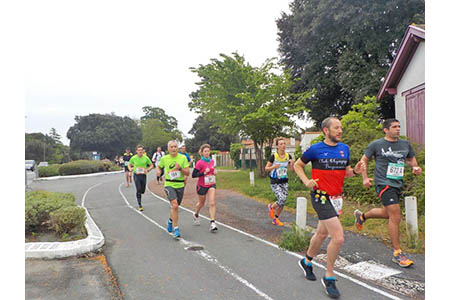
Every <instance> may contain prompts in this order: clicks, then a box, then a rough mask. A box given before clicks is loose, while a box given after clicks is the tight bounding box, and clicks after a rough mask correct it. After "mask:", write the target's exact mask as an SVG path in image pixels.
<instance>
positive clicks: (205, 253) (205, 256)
mask: <svg viewBox="0 0 450 300" xmlns="http://www.w3.org/2000/svg"><path fill="white" fill-rule="evenodd" d="M122 185H123V182H122V183H121V184H120V185H119V193H120V195H121V196H122V198H123V200H124V201H125V203H126V204H127V206H128V207H129V208H130V209H132V210H133V211H135V212H137V213H138V214H140V215H141V216H143V217H144V218H145V219H147V220H148V221H150V222H151V223H153V224H154V225H156V226H157V227H159V228H160V229H162V230H163V231H164V232H166V233H167V234H169V235H171V234H170V233H168V232H167V229H166V228H165V227H163V226H161V225H160V224H159V223H158V222H156V221H155V220H153V219H152V218H149V217H148V216H146V215H144V214H143V213H142V212H141V211H139V210H137V209H136V208H134V207H133V206H132V205H131V204H130V203H129V202H128V200H127V198H126V197H125V195H124V194H123V193H122V190H121V189H120V188H121V186H122ZM147 190H149V189H148V187H147ZM149 191H150V190H149ZM150 192H151V191H150ZM152 194H153V193H152ZM164 200H165V199H164ZM165 201H166V202H167V203H169V201H167V200H165ZM179 207H181V206H179ZM181 208H183V207H181ZM179 242H181V243H182V244H183V245H184V246H186V247H184V249H185V250H187V249H188V248H189V247H190V246H192V244H193V243H192V242H189V241H187V240H185V239H183V238H180V239H179ZM193 253H195V254H197V255H199V256H200V257H201V258H203V259H205V260H206V261H208V262H210V263H213V264H215V265H216V266H218V267H219V268H220V269H222V270H223V271H225V272H226V273H227V274H229V275H231V276H232V277H233V278H234V279H236V280H237V281H239V282H240V283H242V284H244V285H245V286H247V287H248V288H250V289H251V290H253V291H254V292H255V293H257V294H258V295H259V296H261V297H263V298H264V299H266V300H273V299H272V298H271V297H270V296H269V295H267V294H265V293H264V292H262V291H260V290H259V289H258V288H257V287H255V286H254V285H253V284H251V283H250V282H249V281H247V280H246V279H244V278H242V277H241V276H239V275H238V274H236V273H234V272H233V271H232V270H231V269H230V268H229V267H227V266H225V265H223V264H221V263H220V261H219V260H218V259H217V258H215V257H214V256H212V255H211V254H210V253H209V252H208V251H206V250H199V251H193Z"/></svg>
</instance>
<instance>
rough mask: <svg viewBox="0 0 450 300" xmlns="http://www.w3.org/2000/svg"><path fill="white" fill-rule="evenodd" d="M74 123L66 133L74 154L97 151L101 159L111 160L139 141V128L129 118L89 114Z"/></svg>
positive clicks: (78, 117) (76, 118) (76, 119)
mask: <svg viewBox="0 0 450 300" xmlns="http://www.w3.org/2000/svg"><path fill="white" fill-rule="evenodd" d="M75 122H76V123H75V125H73V126H72V127H70V128H69V130H68V131H67V138H68V139H69V140H70V147H71V148H73V151H74V152H84V151H98V152H100V153H101V155H102V156H103V157H109V158H113V157H114V156H115V155H117V154H118V153H122V152H123V151H124V149H125V148H127V147H131V148H133V147H135V146H136V145H137V144H138V143H139V141H140V139H141V130H140V128H139V127H138V126H137V124H136V122H135V121H133V120H132V119H131V118H129V117H120V116H116V115H114V114H89V115H88V116H76V117H75Z"/></svg>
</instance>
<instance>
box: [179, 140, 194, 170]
mask: <svg viewBox="0 0 450 300" xmlns="http://www.w3.org/2000/svg"><path fill="white" fill-rule="evenodd" d="M180 154H183V155H184V156H186V159H187V161H188V163H189V167H191V166H192V159H191V157H190V156H189V154H188V153H187V152H186V145H183V146H181V147H180Z"/></svg>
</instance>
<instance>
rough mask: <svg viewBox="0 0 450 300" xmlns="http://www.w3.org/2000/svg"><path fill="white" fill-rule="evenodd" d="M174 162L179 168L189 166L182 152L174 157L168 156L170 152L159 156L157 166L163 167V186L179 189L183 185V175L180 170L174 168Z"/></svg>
mask: <svg viewBox="0 0 450 300" xmlns="http://www.w3.org/2000/svg"><path fill="white" fill-rule="evenodd" d="M176 162H177V163H178V164H179V165H180V167H181V169H184V168H188V167H189V163H188V161H187V159H186V156H184V155H182V154H177V156H175V157H172V156H170V154H166V155H164V156H163V157H162V158H161V160H160V161H159V164H158V166H159V167H160V168H164V176H165V177H166V180H165V183H164V186H170V187H173V188H174V189H179V188H182V187H184V175H183V172H181V170H175V163H176Z"/></svg>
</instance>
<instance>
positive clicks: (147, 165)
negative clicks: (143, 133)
mask: <svg viewBox="0 0 450 300" xmlns="http://www.w3.org/2000/svg"><path fill="white" fill-rule="evenodd" d="M136 153H137V154H136V155H133V157H131V159H130V161H129V163H128V169H129V170H130V172H131V170H133V178H134V184H135V185H136V200H137V203H138V206H139V210H140V211H143V210H144V208H143V207H142V204H141V197H142V194H144V193H145V187H146V184H147V173H148V172H149V171H150V170H151V169H152V168H153V164H152V162H151V161H150V159H149V158H148V157H147V155H144V147H142V146H141V145H138V146H137V147H136Z"/></svg>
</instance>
